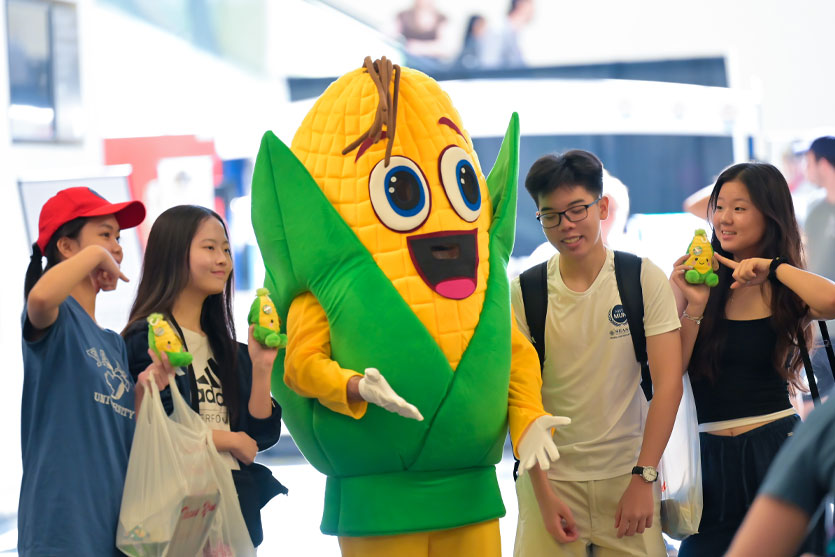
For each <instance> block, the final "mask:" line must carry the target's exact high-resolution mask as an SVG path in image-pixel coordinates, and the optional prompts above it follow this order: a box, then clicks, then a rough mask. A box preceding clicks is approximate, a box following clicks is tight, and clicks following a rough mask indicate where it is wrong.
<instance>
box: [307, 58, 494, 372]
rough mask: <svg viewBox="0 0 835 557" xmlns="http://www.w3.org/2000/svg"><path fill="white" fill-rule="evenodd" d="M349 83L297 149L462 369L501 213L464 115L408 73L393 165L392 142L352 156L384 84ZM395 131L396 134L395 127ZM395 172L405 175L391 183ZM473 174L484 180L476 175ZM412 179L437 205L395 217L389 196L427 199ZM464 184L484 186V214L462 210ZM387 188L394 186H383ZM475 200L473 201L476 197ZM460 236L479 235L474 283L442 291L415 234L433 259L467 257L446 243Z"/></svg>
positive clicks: (327, 100)
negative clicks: (495, 219)
mask: <svg viewBox="0 0 835 557" xmlns="http://www.w3.org/2000/svg"><path fill="white" fill-rule="evenodd" d="M346 77H347V79H341V80H339V81H338V82H337V83H336V84H334V85H333V86H331V87H330V88H328V90H327V91H326V93H325V94H324V95H323V96H322V97H321V98H320V99H319V100H318V101H317V108H316V109H314V110H312V111H311V112H310V113H309V114H308V116H307V118H305V120H304V121H303V123H302V125H301V127H300V128H299V130H298V132H297V133H296V136H295V138H294V139H293V143H292V146H291V148H292V151H293V152H294V154H295V155H296V156H297V157H298V158H299V160H301V162H302V163H303V164H304V165H305V167H306V168H307V169H308V170H310V172H311V174H312V176H313V178H314V179H315V180H316V182H317V183H318V184H319V186H320V187H321V188H322V191H323V193H324V194H325V196H326V197H327V199H328V201H330V203H331V204H332V205H333V206H334V207H335V208H336V210H337V211H338V212H339V214H340V215H341V216H342V218H343V219H344V220H345V222H346V223H347V224H348V225H349V226H350V227H351V228H352V229H353V231H354V232H355V233H356V235H357V236H358V238H359V239H360V241H361V242H362V243H363V245H364V246H365V247H366V248H367V249H368V251H369V252H370V253H371V255H372V256H373V258H374V260H375V261H376V263H377V265H378V266H379V267H380V269H382V271H383V272H384V273H385V274H386V276H387V277H388V278H389V279H390V280H391V282H392V283H393V285H394V286H395V288H396V289H397V291H398V292H399V293H400V295H401V296H402V297H403V299H404V300H405V301H406V303H407V304H408V305H409V306H410V307H411V308H412V310H413V311H414V312H415V314H416V315H417V317H418V318H419V319H420V320H421V322H422V323H423V324H424V326H425V327H426V328H427V330H428V331H429V332H430V334H431V335H432V337H433V338H434V339H435V341H436V342H437V343H438V345H439V346H440V348H441V350H442V351H443V353H444V355H445V356H446V358H447V360H448V361H449V362H450V364H451V366H452V368H453V369H455V368H456V367H457V365H458V363H459V362H460V360H461V357H462V355H463V353H464V351H465V349H466V347H467V344H468V343H469V341H470V338H471V337H472V334H473V331H474V329H475V326H476V325H477V324H478V320H479V315H480V313H481V309H482V304H483V303H484V292H485V288H486V280H487V276H488V255H489V254H488V229H489V227H490V219H491V215H492V207H491V206H490V196H489V194H488V191H487V187H486V183H485V180H484V176H483V175H482V173H481V169H480V165H479V164H478V160H477V157H476V153H475V151H474V150H473V146H472V142H471V140H470V138H469V136H468V134H467V133H466V132H465V131H464V128H463V126H462V124H461V118H460V116H459V115H458V112H457V111H456V110H455V108H453V106H452V103H451V102H450V100H449V97H448V96H447V95H446V94H445V93H443V92H442V91H441V90H440V88H439V87H438V86H437V83H435V82H434V81H433V80H432V79H430V78H429V77H427V76H426V75H424V74H422V73H420V72H417V71H414V70H410V69H408V68H403V70H402V74H401V77H400V80H401V81H400V87H399V94H398V95H397V101H396V102H397V105H396V108H397V110H396V128H394V129H396V132H395V133H394V141H393V143H392V145H391V160H390V161H389V164H388V165H386V164H385V158H384V154H385V152H386V147H387V144H388V143H389V142H390V139H386V140H383V141H379V142H377V143H374V144H371V141H367V142H365V143H364V144H361V145H359V147H357V148H356V149H354V150H351V151H350V152H348V153H346V154H343V150H344V149H345V147H346V146H348V145H349V144H350V143H351V142H353V141H355V140H356V139H357V138H359V137H360V136H362V134H363V133H364V132H366V130H368V129H369V128H370V127H371V126H372V123H373V122H374V120H375V117H376V115H377V109H378V104H379V103H380V98H379V95H378V90H377V87H376V86H375V83H374V82H373V81H372V79H370V78H369V75H368V73H367V72H366V70H365V69H358V70H356V71H354V72H352V73H351V74H348V75H347V76H346ZM388 88H389V93H390V94H392V95H393V94H394V83H393V82H390V83H389V85H388ZM389 113H390V111H389ZM388 130H389V131H388V132H387V133H389V135H391V130H392V126H389V128H388ZM467 159H469V161H470V163H471V165H470V166H467V165H466V163H461V164H458V165H457V166H456V161H460V160H467ZM395 168H403V169H404V170H403V171H402V173H401V174H399V175H394V176H387V172H388V171H390V170H392V169H395ZM471 170H474V173H475V176H467V172H470V171H471ZM456 172H457V175H456ZM403 176H405V177H406V178H408V179H409V180H412V181H414V182H418V183H420V186H421V187H424V186H425V192H424V193H425V195H426V199H427V200H429V203H427V205H428V206H427V207H425V208H424V209H425V214H417V215H411V214H409V211H408V210H405V211H403V212H404V213H405V215H400V214H397V211H394V214H392V213H391V212H387V207H385V205H386V199H382V201H381V199H380V196H386V195H389V196H390V197H389V198H388V199H393V198H396V197H397V196H400V197H401V199H399V201H402V202H403V203H402V204H403V205H404V206H406V208H407V209H409V208H410V203H412V202H413V201H414V199H413V197H414V195H417V194H418V192H417V190H415V191H412V192H411V193H409V192H408V191H405V192H402V191H399V190H398V189H397V188H398V187H400V185H401V184H402V179H401V178H402V177H403ZM456 177H457V178H459V179H462V180H467V179H471V180H473V182H472V184H476V186H475V187H477V189H478V195H479V196H480V210H479V211H477V212H473V211H469V210H468V209H469V207H468V203H467V201H468V200H467V199H466V195H465V196H464V199H463V203H462V196H461V192H460V190H459V191H458V193H456V190H455V188H456V185H455V184H454V183H453V182H454V181H455V178H456ZM392 179H394V180H392ZM397 179H401V181H400V182H397V181H396V180H397ZM386 180H388V181H386ZM381 182H385V183H384V184H383V187H382V189H379V184H380V183H381ZM413 189H414V188H413ZM386 191H388V192H389V193H386ZM375 192H376V193H375ZM381 192H382V193H381ZM465 193H469V194H470V199H472V197H473V195H474V192H473V191H469V192H465ZM375 195H376V196H377V199H376V203H375ZM421 219H423V220H421ZM411 227H414V231H413V232H412V231H411ZM407 231H408V233H404V232H407ZM456 234H457V235H463V234H472V235H474V237H475V244H476V249H477V259H476V265H475V269H474V276H473V281H472V284H471V285H470V284H468V283H467V281H466V280H464V279H461V280H459V281H457V282H456V281H448V282H447V283H442V284H441V285H437V284H433V283H432V279H431V278H430V277H427V276H426V272H425V269H422V268H421V262H420V260H419V258H418V257H417V256H416V255H415V253H414V252H415V249H414V244H415V243H416V242H415V237H416V236H420V237H421V238H425V239H428V240H432V239H436V240H437V242H436V243H435V245H433V246H431V247H430V248H428V249H430V250H431V252H432V253H431V257H435V258H438V259H442V258H445V257H448V258H453V257H455V256H456V255H458V253H457V252H456V249H457V248H456V247H455V245H454V242H446V238H448V237H452V236H455V235H456ZM410 242H412V243H413V245H412V248H413V249H411V250H410Z"/></svg>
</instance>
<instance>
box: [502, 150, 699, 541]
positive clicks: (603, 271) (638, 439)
mask: <svg viewBox="0 0 835 557" xmlns="http://www.w3.org/2000/svg"><path fill="white" fill-rule="evenodd" d="M525 187H526V189H527V190H528V192H529V193H530V195H531V197H533V199H534V201H535V202H536V204H537V208H538V209H539V210H538V212H537V219H538V220H539V222H540V223H541V224H542V227H543V231H544V232H545V236H546V237H547V238H548V241H549V242H550V243H551V244H552V245H553V246H554V247H556V248H557V250H558V253H557V254H556V255H554V256H553V257H552V258H551V259H550V260H549V262H548V264H547V284H548V288H547V290H548V292H547V300H548V302H547V312H546V319H545V334H544V337H545V352H544V354H545V356H544V361H543V370H542V380H543V385H542V398H543V402H544V404H545V409H546V410H547V411H549V412H551V413H555V414H560V415H564V416H571V418H572V423H571V424H570V425H567V426H564V427H561V428H560V430H559V431H558V432H557V433H556V435H555V437H554V440H555V442H556V444H557V446H558V448H559V451H560V457H561V458H560V460H559V461H557V462H556V463H555V464H554V465H552V466H551V468H550V470H548V472H547V476H546V472H544V471H542V470H541V469H539V467H534V468H533V469H532V470H531V472H530V473H529V474H525V475H523V476H521V477H520V478H519V480H518V482H517V485H516V490H517V495H518V498H519V522H518V525H517V531H516V547H515V551H514V554H515V555H524V556H525V557H529V556H534V557H535V556H538V555H543V556H544V555H548V556H552V555H571V556H574V555H576V556H583V557H585V556H586V555H588V554H589V552H591V554H593V555H651V556H656V555H657V556H663V555H666V550H665V546H664V541H663V539H662V537H661V525H660V520H659V495H660V486H659V485H658V483H657V482H656V481H655V480H656V479H657V472H656V469H655V467H656V466H657V465H658V462H659V460H660V458H661V453H662V452H663V451H664V447H665V446H666V444H667V440H668V438H669V436H670V431H671V430H672V427H673V423H674V421H675V416H676V412H677V410H678V405H679V401H680V399H681V392H682V384H681V343H680V339H679V334H678V329H679V326H680V324H679V319H678V315H677V313H676V306H675V300H674V298H673V293H672V290H671V289H670V286H669V283H668V282H667V277H666V276H665V275H664V273H663V272H662V271H661V270H660V269H659V268H658V267H657V266H656V265H654V264H653V263H652V262H650V261H649V260H646V259H644V260H643V261H642V264H641V273H640V282H641V287H642V292H643V304H644V330H645V333H646V346H647V353H648V359H649V367H650V372H651V376H652V383H653V387H654V396H653V398H652V401H653V403H652V404H651V405H649V404H648V403H647V400H646V397H645V396H644V393H643V391H642V390H641V387H640V382H641V372H640V365H639V364H638V362H637V360H636V358H635V352H634V348H633V345H632V341H631V337H630V330H629V325H628V323H627V320H626V317H625V314H624V311H623V304H622V301H621V299H620V295H619V292H618V287H617V284H616V279H615V268H614V252H613V251H611V250H610V249H608V248H607V247H606V246H605V245H604V244H603V240H602V235H601V221H603V220H605V219H606V218H607V216H608V209H609V200H608V198H606V197H603V196H602V191H603V166H602V164H601V163H600V161H599V160H598V158H597V157H596V156H594V155H593V154H592V153H589V152H586V151H579V150H574V151H568V152H566V153H564V154H562V155H546V156H544V157H541V158H540V159H539V160H537V161H536V162H535V163H534V164H533V166H532V167H531V169H530V171H529V173H528V176H527V178H526V180H525ZM511 300H512V303H513V310H514V313H515V316H516V321H517V323H518V324H519V328H520V329H521V330H522V332H523V333H524V334H525V335H526V336H528V338H529V339H530V338H531V334H530V328H529V326H528V322H527V317H526V315H525V307H524V303H523V298H522V292H521V287H520V282H519V279H518V278H516V279H515V280H514V281H513V283H512V285H511Z"/></svg>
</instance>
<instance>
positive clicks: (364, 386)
mask: <svg viewBox="0 0 835 557" xmlns="http://www.w3.org/2000/svg"><path fill="white" fill-rule="evenodd" d="M357 387H358V388H359V392H360V396H361V397H362V398H363V400H365V401H368V402H370V403H371V404H376V405H377V406H381V407H383V408H385V409H386V410H388V411H389V412H394V413H395V414H400V415H401V416H403V417H404V418H411V419H413V420H417V421H419V422H421V421H423V416H422V415H421V413H420V411H419V410H418V409H417V408H416V407H415V406H414V405H412V404H409V403H408V402H406V401H405V400H403V397H401V396H400V395H398V394H397V393H395V392H394V389H392V388H391V386H390V385H389V383H388V381H386V378H385V377H383V376H382V375H381V374H380V372H379V371H378V370H377V369H376V368H373V367H369V368H366V369H365V376H364V377H363V378H362V379H360V382H359V385H357ZM552 444H553V442H552ZM554 450H556V447H554Z"/></svg>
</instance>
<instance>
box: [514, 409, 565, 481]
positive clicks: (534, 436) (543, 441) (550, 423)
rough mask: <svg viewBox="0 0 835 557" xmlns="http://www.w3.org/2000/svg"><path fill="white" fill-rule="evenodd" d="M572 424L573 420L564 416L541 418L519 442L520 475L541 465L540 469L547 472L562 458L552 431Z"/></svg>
mask: <svg viewBox="0 0 835 557" xmlns="http://www.w3.org/2000/svg"><path fill="white" fill-rule="evenodd" d="M570 423H571V418H566V417H564V416H540V417H538V418H537V419H536V420H534V422H533V423H532V424H531V425H530V426H529V427H528V430H527V431H526V432H525V433H524V434H522V439H521V440H520V441H519V474H520V475H521V474H524V473H525V471H527V470H530V469H531V468H533V465H534V464H536V463H539V467H540V468H542V469H543V470H547V469H548V468H550V467H551V462H554V461H556V460H558V459H559V458H560V452H559V451H558V450H557V445H556V444H554V438H553V436H552V435H551V429H552V428H554V427H557V426H561V425H567V424H570Z"/></svg>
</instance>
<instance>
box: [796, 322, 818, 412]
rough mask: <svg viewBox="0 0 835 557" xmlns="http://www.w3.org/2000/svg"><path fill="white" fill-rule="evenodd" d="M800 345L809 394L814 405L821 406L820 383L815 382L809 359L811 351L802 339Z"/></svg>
mask: <svg viewBox="0 0 835 557" xmlns="http://www.w3.org/2000/svg"><path fill="white" fill-rule="evenodd" d="M798 344H799V345H800V356H801V357H802V358H803V367H804V368H806V382H807V383H809V394H810V395H811V396H812V403H813V404H814V405H815V406H818V405H820V403H821V395H820V393H819V392H818V383H817V381H815V371H814V370H813V369H812V359H811V358H809V351H808V350H807V349H806V342H804V341H803V338H802V337H801V338H800V339H799V342H798Z"/></svg>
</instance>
